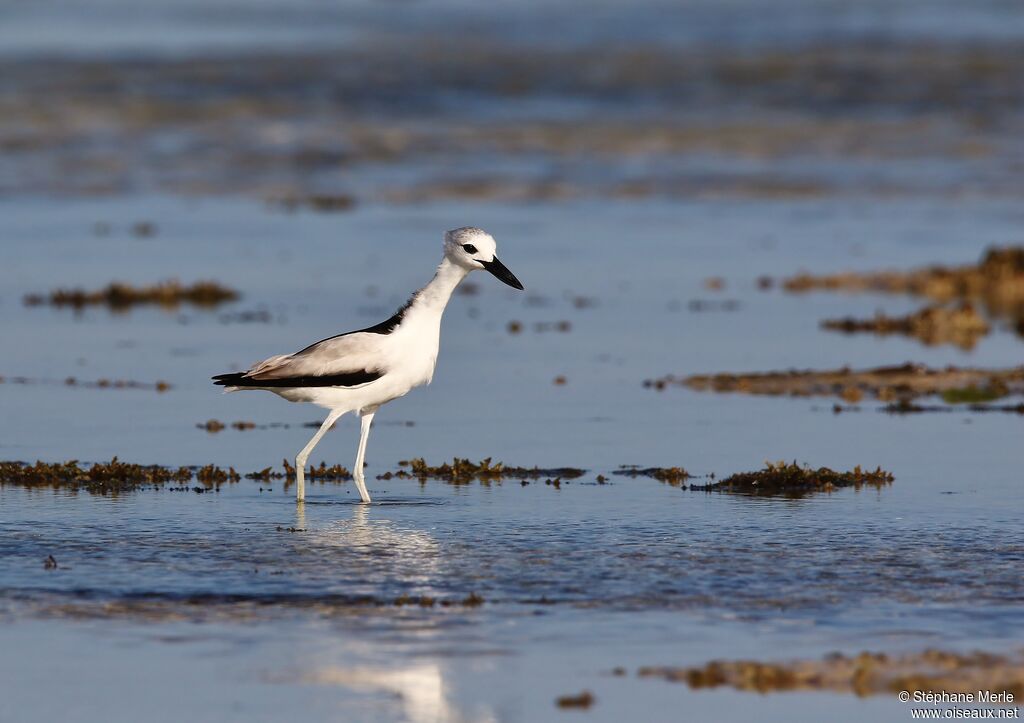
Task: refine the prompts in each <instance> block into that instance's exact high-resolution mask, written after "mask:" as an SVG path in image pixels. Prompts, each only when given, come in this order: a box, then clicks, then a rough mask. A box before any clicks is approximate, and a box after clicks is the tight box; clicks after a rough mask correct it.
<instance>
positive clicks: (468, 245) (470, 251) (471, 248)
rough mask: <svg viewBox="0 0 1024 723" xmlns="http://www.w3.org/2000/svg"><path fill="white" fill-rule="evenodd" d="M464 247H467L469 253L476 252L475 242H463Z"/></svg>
mask: <svg viewBox="0 0 1024 723" xmlns="http://www.w3.org/2000/svg"><path fill="white" fill-rule="evenodd" d="M462 248H463V249H465V251H466V253H467V254H475V253H476V246H474V245H473V244H462Z"/></svg>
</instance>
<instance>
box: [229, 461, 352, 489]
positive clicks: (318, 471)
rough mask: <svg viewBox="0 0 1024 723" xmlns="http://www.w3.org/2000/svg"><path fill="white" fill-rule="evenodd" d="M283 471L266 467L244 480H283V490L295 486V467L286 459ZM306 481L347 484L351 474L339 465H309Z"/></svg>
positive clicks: (246, 476) (324, 463)
mask: <svg viewBox="0 0 1024 723" xmlns="http://www.w3.org/2000/svg"><path fill="white" fill-rule="evenodd" d="M281 466H282V469H283V471H280V472H279V471H277V470H275V469H274V468H273V467H267V468H265V469H261V470H259V471H258V472H250V473H249V474H247V475H245V478H246V479H251V480H256V481H258V482H272V481H274V480H284V486H285V489H287V488H289V487H291V486H292V485H293V484H295V465H293V464H292V463H291V462H289V461H288V460H287V459H284V460H282V461H281ZM306 479H307V480H309V481H311V482H315V481H319V482H321V483H322V482H347V481H348V480H351V479H352V473H351V472H350V471H349V469H348V467H344V466H342V465H340V464H334V465H331V466H329V467H328V466H327V463H326V462H320V466H316V465H310V467H309V469H308V470H306Z"/></svg>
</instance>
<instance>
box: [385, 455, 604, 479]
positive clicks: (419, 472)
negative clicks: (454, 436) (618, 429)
mask: <svg viewBox="0 0 1024 723" xmlns="http://www.w3.org/2000/svg"><path fill="white" fill-rule="evenodd" d="M398 464H399V466H401V467H402V468H403V469H400V470H399V471H397V472H385V473H384V474H382V475H379V476H378V477H377V479H392V478H398V479H418V480H420V481H421V482H424V481H426V480H428V479H438V480H443V481H445V482H450V483H451V484H469V483H470V482H472V481H474V480H479V481H480V482H500V481H501V480H503V479H511V478H515V479H540V478H541V477H553V478H556V479H575V478H577V477H582V476H583V474H584V472H585V471H586V470H582V469H577V468H575V467H555V468H551V469H543V468H540V467H511V466H506V465H504V464H502V463H501V462H492V461H491V458H490V457H487V458H486V459H484V460H481V461H480V462H471V461H470V460H468V459H461V458H459V457H455V458H454V459H453V460H452V462H451V464H449V463H447V462H445V463H443V464H441V465H439V466H436V467H435V466H431V465H429V464H427V463H426V461H425V460H424V459H423V458H422V457H417V458H415V459H411V460H402V461H401V462H399V463H398Z"/></svg>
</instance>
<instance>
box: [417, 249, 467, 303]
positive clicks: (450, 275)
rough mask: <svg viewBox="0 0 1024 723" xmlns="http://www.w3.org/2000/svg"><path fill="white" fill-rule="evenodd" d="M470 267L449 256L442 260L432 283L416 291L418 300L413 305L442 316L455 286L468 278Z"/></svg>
mask: <svg viewBox="0 0 1024 723" xmlns="http://www.w3.org/2000/svg"><path fill="white" fill-rule="evenodd" d="M467 274H469V269H465V268H463V267H461V266H459V265H457V264H453V263H452V262H451V261H449V260H448V259H447V258H445V259H444V260H443V261H441V265H440V266H438V267H437V273H436V274H434V278H433V279H431V280H430V283H429V284H427V285H426V286H424V287H423V288H422V289H420V290H419V291H418V292H416V301H415V302H414V303H413V306H414V307H415V308H418V309H423V310H424V311H428V312H431V313H433V314H436V315H437V316H439V317H440V316H441V314H442V313H443V312H444V307H445V306H447V305H448V300H449V299H450V298H452V293H453V292H454V291H455V287H457V286H458V285H459V283H460V282H461V281H462V280H463V279H464V278H466V275H467Z"/></svg>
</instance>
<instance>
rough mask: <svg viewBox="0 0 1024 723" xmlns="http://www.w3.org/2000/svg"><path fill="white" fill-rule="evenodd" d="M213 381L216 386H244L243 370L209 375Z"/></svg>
mask: <svg viewBox="0 0 1024 723" xmlns="http://www.w3.org/2000/svg"><path fill="white" fill-rule="evenodd" d="M211 379H213V383H214V384H216V385H217V386H218V387H241V386H245V372H230V373H228V374H218V375H217V376H215V377H211Z"/></svg>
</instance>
